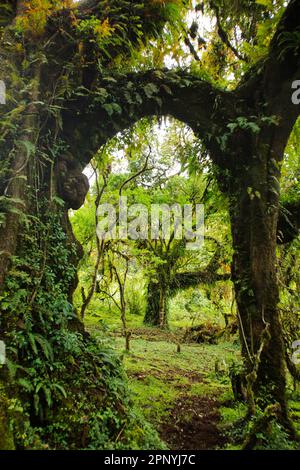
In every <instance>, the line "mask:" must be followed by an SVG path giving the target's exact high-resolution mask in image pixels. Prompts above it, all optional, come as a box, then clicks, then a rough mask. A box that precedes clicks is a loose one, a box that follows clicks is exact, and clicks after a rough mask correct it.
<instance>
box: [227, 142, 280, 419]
mask: <svg viewBox="0 0 300 470" xmlns="http://www.w3.org/2000/svg"><path fill="white" fill-rule="evenodd" d="M258 150H259V148H258V147H256V148H255V149H254V148H253V152H255V153H256V154H257V152H258ZM248 157H250V158H247V162H248V163H247V165H248V167H247V178H245V179H244V181H243V182H241V181H240V179H238V178H236V179H235V181H234V184H233V186H234V187H235V189H234V191H233V194H231V195H230V216H231V225H232V237H233V248H234V255H233V266H232V277H233V282H234V286H235V291H236V301H237V307H238V313H239V317H238V319H239V328H240V339H241V344H242V351H243V356H244V360H245V365H246V372H247V381H248V392H249V397H248V398H249V404H250V406H251V410H252V411H254V409H255V405H258V406H260V407H262V408H264V407H265V406H266V405H267V404H272V403H275V402H278V403H279V404H280V406H281V418H282V422H285V423H287V404H286V376H285V350H284V344H283V338H282V328H281V324H280V320H279V311H278V302H279V289H278V283H277V275H276V268H277V261H276V243H277V221H278V206H279V187H278V183H277V182H278V177H279V174H278V173H279V172H278V164H277V163H276V161H275V160H273V162H270V161H269V160H268V159H267V158H266V156H265V152H261V153H260V154H258V156H257V157H256V158H253V157H252V156H249V155H248ZM277 157H278V156H277ZM278 160H280V156H279V159H277V162H278ZM249 162H252V163H249ZM241 170H242V168H241ZM252 393H253V395H252Z"/></svg>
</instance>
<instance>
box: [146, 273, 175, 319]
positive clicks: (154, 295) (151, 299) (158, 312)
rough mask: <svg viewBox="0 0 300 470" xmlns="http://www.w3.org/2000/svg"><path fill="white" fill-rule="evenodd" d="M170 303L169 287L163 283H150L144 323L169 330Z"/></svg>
mask: <svg viewBox="0 0 300 470" xmlns="http://www.w3.org/2000/svg"><path fill="white" fill-rule="evenodd" d="M169 301H170V293H169V287H168V286H167V285H165V284H164V283H163V282H153V281H150V282H149V284H148V287H147V296H146V313H145V318H144V323H145V324H146V325H151V326H158V327H160V328H168V313H169Z"/></svg>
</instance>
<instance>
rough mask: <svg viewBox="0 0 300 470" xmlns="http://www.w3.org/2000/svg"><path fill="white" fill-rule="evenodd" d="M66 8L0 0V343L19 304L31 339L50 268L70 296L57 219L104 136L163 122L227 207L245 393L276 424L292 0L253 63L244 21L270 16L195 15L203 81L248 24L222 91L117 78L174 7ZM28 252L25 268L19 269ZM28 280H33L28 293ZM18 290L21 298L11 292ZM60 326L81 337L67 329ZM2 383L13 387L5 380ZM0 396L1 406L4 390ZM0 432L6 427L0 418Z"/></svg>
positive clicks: (298, 62)
mask: <svg viewBox="0 0 300 470" xmlns="http://www.w3.org/2000/svg"><path fill="white" fill-rule="evenodd" d="M41 3H42V4H43V5H42V6H43V8H40V6H41ZM59 3H61V2H59ZM67 3H68V2H65V4H64V5H65V8H63V9H61V8H60V7H59V6H58V2H56V1H54V0H53V1H49V2H41V1H38V0H36V1H35V2H30V3H29V2H27V1H25V0H24V1H20V0H19V1H18V2H15V3H14V2H13V3H11V2H8V1H6V2H4V5H5V6H7V7H9V8H8V9H7V11H6V13H5V15H3V14H2V12H1V15H2V16H1V25H4V26H1V52H0V64H1V65H0V67H1V69H0V70H1V74H2V76H5V77H7V89H8V90H9V94H8V101H7V105H6V106H4V107H3V108H1V113H2V119H1V141H0V146H1V148H0V151H1V155H4V159H3V165H2V168H1V174H0V188H1V194H2V196H1V198H2V199H1V211H2V214H3V215H2V218H1V220H2V226H1V237H0V252H1V260H0V291H1V294H2V301H1V304H2V305H1V332H2V335H3V337H4V339H5V341H6V342H7V343H10V342H11V341H12V340H11V338H12V334H13V332H14V333H15V332H17V331H18V330H19V329H20V321H21V322H22V321H24V315H25V313H24V306H27V307H28V308H29V310H30V312H31V315H32V320H31V323H30V328H33V330H34V329H36V328H38V326H39V325H38V318H39V317H38V312H39V310H40V307H39V305H37V302H36V301H37V299H40V297H39V296H40V295H42V293H48V294H49V297H50V298H51V299H52V301H53V298H54V295H55V293H54V291H53V285H54V283H55V280H53V278H52V281H51V282H50V280H49V276H45V273H47V274H48V268H49V266H51V267H52V275H53V276H54V279H57V280H58V281H57V282H58V285H59V286H60V289H61V291H60V294H61V296H62V298H67V296H68V298H69V300H70V298H71V294H72V291H73V290H74V287H75V285H76V282H75V277H74V276H75V275H74V269H73V270H70V266H71V265H72V266H76V263H77V261H78V258H79V257H80V248H79V247H78V245H77V244H76V242H75V240H74V237H73V235H72V231H71V228H70V224H69V222H68V216H67V210H68V209H69V208H74V209H76V208H78V207H80V205H81V204H82V203H83V201H84V198H85V195H86V193H87V190H88V184H87V180H86V178H85V177H84V176H83V175H82V173H81V170H82V168H83V166H84V165H85V164H87V163H88V162H89V161H90V160H91V158H92V157H93V155H94V154H95V153H96V152H97V151H98V149H99V148H100V146H101V145H103V144H104V143H105V142H106V141H107V140H108V139H109V138H111V137H112V136H113V135H115V134H116V133H117V132H118V131H120V130H122V129H125V128H128V127H129V126H131V125H132V124H133V123H135V122H137V121H138V120H139V119H141V118H142V117H144V116H153V115H161V116H162V115H171V116H173V117H175V118H176V119H178V120H180V121H182V122H184V123H186V124H187V125H188V126H190V128H191V129H192V130H193V131H194V133H195V135H196V136H198V137H199V138H200V139H201V140H202V142H203V145H204V146H205V148H206V149H207V152H208V153H209V156H210V158H211V160H212V161H213V164H214V168H215V174H216V177H217V179H218V183H219V187H220V189H221V190H222V191H223V193H224V194H225V195H226V196H227V197H228V199H229V208H230V219H231V226H232V239H233V249H234V256H233V264H232V276H233V281H234V284H235V291H236V300H237V305H238V311H239V320H240V332H241V341H242V349H243V354H244V358H245V366H246V370H247V374H248V378H249V384H250V385H251V388H252V390H253V394H254V402H255V404H257V403H260V405H261V406H262V404H263V403H264V404H274V403H279V404H280V408H279V410H280V411H279V412H278V419H279V420H280V421H281V423H283V424H284V425H286V426H289V423H288V415H287V404H286V396H285V388H286V379H285V351H284V343H283V338H282V331H281V325H280V320H279V312H278V307H277V305H278V300H279V295H278V285H277V279H276V242H277V223H278V214H279V185H280V183H279V180H280V165H281V162H282V159H283V155H284V150H285V147H286V144H287V141H288V139H289V136H290V134H291V132H292V129H293V127H294V125H295V123H296V120H297V118H298V116H299V105H295V104H293V102H292V100H291V87H292V83H293V81H295V80H297V79H299V73H300V59H299V57H300V54H299V41H298V39H297V38H298V35H299V18H300V4H299V2H298V0H291V1H290V2H289V4H288V6H287V7H286V8H283V7H282V8H281V9H279V10H277V11H275V13H276V15H273V17H274V18H275V20H276V22H278V24H277V27H276V31H275V33H274V35H273V37H272V39H271V41H270V45H269V48H268V51H267V53H266V54H265V50H263V51H261V50H258V48H255V47H254V50H255V51H256V52H257V56H256V57H252V56H251V57H250V55H249V54H248V56H247V53H246V52H247V48H246V45H245V43H246V42H247V41H248V42H249V43H250V44H251V42H253V44H255V38H257V24H258V22H259V21H261V19H262V18H264V14H266V15H267V18H268V19H269V23H270V22H271V17H272V15H271V14H270V12H268V11H267V12H266V11H265V10H264V7H260V6H256V5H255V7H253V8H252V6H251V5H252V2H245V5H246V6H245V7H241V8H242V11H234V9H233V7H229V6H228V5H229V3H228V5H227V4H226V3H225V7H224V15H225V16H226V15H230V18H231V21H232V23H231V25H230V26H229V27H228V31H225V29H224V25H223V22H222V17H221V12H220V10H218V9H216V8H215V6H216V5H217V2H204V4H205V5H206V6H207V4H208V3H211V5H210V7H211V8H212V9H213V10H214V12H215V13H214V14H215V15H217V25H218V30H217V33H218V38H216V36H215V38H214V40H213V41H212V44H211V47H216V46H218V48H219V49H220V50H221V51H223V52H222V54H221V55H222V57H223V61H219V62H218V63H216V64H215V69H214V70H215V71H214V73H215V76H218V75H219V74H220V71H221V72H222V71H223V72H224V71H225V70H226V67H227V68H228V67H229V70H231V69H233V68H234V65H233V62H232V61H231V64H230V65H228V61H227V59H226V57H227V55H226V52H225V53H224V48H225V50H226V51H227V50H228V48H229V49H230V51H231V52H230V53H228V57H229V58H230V60H231V58H232V55H231V54H232V53H233V54H235V55H237V52H239V51H237V50H236V47H232V44H233V43H232V39H231V36H232V35H233V33H232V31H233V29H232V28H233V22H234V19H236V18H237V17H239V16H240V17H241V18H242V19H241V20H239V26H240V27H241V30H242V31H244V30H245V24H243V18H245V16H246V15H247V14H249V15H250V13H249V12H252V13H253V14H252V13H251V15H250V16H252V21H251V22H250V23H251V28H252V29H251V28H250V29H251V31H250V29H249V28H248V30H247V31H246V33H247V34H246V33H245V38H246V39H245V40H244V42H243V46H244V49H245V51H244V53H245V54H244V53H243V54H242V55H243V56H244V55H245V57H248V58H249V60H248V61H243V58H244V57H242V55H241V54H240V53H239V55H240V56H241V60H242V62H243V65H242V66H241V67H240V68H239V70H237V71H236V75H235V76H236V77H237V80H238V78H239V77H241V78H240V79H239V82H238V83H237V85H236V86H235V87H234V88H232V89H228V88H227V89H226V88H225V87H224V81H223V83H221V81H220V82H219V83H217V84H214V82H213V80H209V79H207V78H206V77H207V74H206V73H205V71H204V73H203V74H201V73H199V71H198V74H195V73H193V71H192V70H191V71H180V70H179V71H177V70H174V69H172V70H166V69H163V70H158V69H152V70H147V71H144V70H141V71H138V72H136V71H130V72H128V73H126V70H125V68H124V69H123V70H122V69H120V67H118V60H119V57H125V56H126V55H127V56H128V55H129V54H130V53H131V52H132V50H133V49H134V48H137V47H138V46H139V45H141V43H144V44H146V42H147V38H150V37H157V36H158V35H159V34H160V33H161V32H162V29H163V26H164V25H165V23H166V22H167V21H168V20H169V21H170V22H171V23H174V21H177V20H178V19H179V18H181V17H182V15H183V13H184V7H183V4H184V2H183V3H182V4H181V2H175V1H173V0H167V1H166V2H158V1H156V0H151V1H150V2H147V4H146V5H144V4H140V3H139V2H138V1H133V2H126V1H123V0H112V1H110V2H108V1H104V2H100V1H97V0H88V1H82V2H79V3H78V6H76V5H75V6H68V5H67ZM230 3H232V2H230ZM226 5H227V6H226ZM236 8H238V7H236ZM272 8H276V7H273V6H272ZM7 12H8V13H7ZM268 15H269V16H268ZM122 18H124V21H123V19H122ZM129 18H130V21H129ZM272 24H273V23H272ZM271 29H272V28H271ZM141 32H142V33H141ZM270 36H271V33H269V37H270ZM205 54H206V56H205V57H204V58H205V60H206V61H208V60H211V59H212V57H213V55H212V54H211V52H210V51H209V50H208V51H206V53H205ZM220 62H221V63H220ZM244 62H248V68H245V67H246V65H245V64H244ZM245 70H246V73H245ZM201 77H202V78H201ZM53 218H54V219H55V223H54V221H53ZM33 220H34V221H35V222H34V223H35V225H33V223H32V221H33ZM26 227H27V229H28V231H27V232H26V230H25V228H26ZM45 237H46V238H47V242H46V241H45ZM58 238H59V239H60V241H61V242H62V241H63V242H62V244H61V245H64V247H65V250H66V251H63V253H64V259H65V266H63V267H60V268H58V267H57V268H56V267H55V257H57V256H59V254H57V253H56V254H55V250H54V246H55V244H56V243H57V239H58ZM33 243H34V246H35V247H36V252H35V253H34V254H35V255H36V259H35V260H34V263H33V261H32V260H30V261H29V260H28V259H27V258H28V255H29V254H32V252H30V250H32V245H33ZM61 249H62V246H61ZM66 252H67V254H66ZM16 270H17V271H18V277H17V281H16V276H14V273H15V272H16ZM70 271H72V273H71V272H70ZM28 276H29V277H31V278H32V279H34V280H35V282H33V283H32V284H30V282H31V281H30V282H29V279H28ZM16 282H17V284H16ZM47 283H48V284H47ZM28 284H30V288H31V289H32V292H31V295H29V296H28V293H27V294H26V295H25V293H24V290H26V289H24V286H27V287H28ZM16 286H17V287H16ZM21 287H22V288H23V289H21ZM16 289H17V290H18V292H19V293H23V294H24V297H23V298H22V299H19V303H18V302H17V305H16V301H13V299H15V296H14V295H13V292H15V291H16ZM38 294H39V295H38ZM51 299H50V300H51ZM8 305H9V306H8ZM21 306H22V308H21ZM12 307H13V308H12ZM27 310H28V309H27ZM27 310H26V309H25V311H27ZM25 317H26V315H25ZM71 323H73V324H74V323H76V328H77V330H78V329H79V328H80V326H79V324H78V322H75V321H73V322H71ZM17 349H18V348H17ZM14 358H15V360H16V362H17V364H18V365H21V364H22V363H23V362H24V360H23V359H22V355H20V354H19V353H16V354H15V356H14ZM2 383H3V381H2ZM10 385H11V386H12V388H14V387H15V386H16V381H13V382H10ZM266 387H267V393H266ZM17 388H18V387H17ZM4 390H5V392H4V393H5V396H7V393H8V389H7V386H5V387H4ZM10 393H11V392H10ZM13 393H16V394H17V395H20V394H18V392H13ZM30 396H31V399H32V395H30ZM21 400H23V401H24V397H23V398H21ZM1 406H2V409H3V411H2V409H1V412H0V416H1V417H2V416H4V417H5V416H6V413H7V408H5V400H2V404H1ZM2 422H3V425H2V427H3V426H4V428H3V429H6V428H7V423H6V421H5V418H2Z"/></svg>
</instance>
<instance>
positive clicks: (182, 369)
mask: <svg viewBox="0 0 300 470" xmlns="http://www.w3.org/2000/svg"><path fill="white" fill-rule="evenodd" d="M87 327H88V329H89V331H90V332H91V333H92V334H93V335H94V336H96V337H97V336H99V337H101V339H102V338H103V322H102V321H100V322H99V320H97V319H96V318H91V317H90V318H88V320H87ZM105 328H107V327H105ZM130 329H131V331H132V336H131V341H130V352H125V341H124V338H123V337H122V335H121V330H120V324H119V323H117V324H115V325H113V327H112V328H110V329H109V330H108V331H107V333H108V337H110V339H109V340H108V341H109V343H110V344H111V345H112V347H113V348H115V349H116V350H117V352H118V354H119V355H120V356H121V358H122V360H123V363H124V367H125V370H126V372H127V375H128V380H129V387H130V389H131V392H132V395H133V398H134V402H135V404H136V405H137V408H138V409H140V410H142V411H143V414H144V415H145V417H146V419H147V420H148V422H150V423H151V424H152V425H153V427H154V428H155V429H156V430H157V432H158V433H159V435H160V438H161V440H162V441H163V442H164V443H165V445H166V448H168V449H171V450H213V449H237V450H238V449H240V448H241V444H242V441H241V436H242V435H243V431H244V429H243V424H242V423H243V418H244V417H245V414H246V406H245V404H243V403H237V402H235V401H234V397H233V393H232V389H231V383H230V379H229V375H228V371H229V367H230V365H231V364H233V363H235V364H238V363H239V362H240V360H241V359H240V347H239V344H238V342H237V341H235V340H234V339H232V338H231V341H230V342H226V341H220V342H219V343H218V344H216V345H214V344H197V343H184V342H181V338H182V331H181V330H180V329H175V330H174V329H173V330H171V331H169V332H168V331H162V330H159V329H157V328H149V327H144V326H141V324H137V323H135V321H134V320H133V321H132V323H131V326H130ZM178 343H180V352H178V349H177V346H178ZM290 407H291V412H292V416H293V419H294V422H295V425H296V428H297V429H298V431H299V432H300V403H299V392H296V397H294V399H293V400H291V401H290ZM237 423H239V424H238V426H237V425H236V424H237ZM274 445H275V448H277V447H276V446H278V443H275V444H274Z"/></svg>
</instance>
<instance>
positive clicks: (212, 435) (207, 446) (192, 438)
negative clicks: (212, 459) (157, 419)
mask: <svg viewBox="0 0 300 470" xmlns="http://www.w3.org/2000/svg"><path fill="white" fill-rule="evenodd" d="M219 419H220V415H219V411H218V402H217V400H216V399H214V398H208V397H201V396H189V395H186V396H185V395H182V396H181V397H180V399H179V400H178V401H177V402H176V404H175V406H174V408H173V409H172V411H171V413H170V415H169V417H168V422H167V423H165V424H163V425H162V426H161V429H160V435H161V438H162V440H163V441H164V442H165V443H166V444H167V445H168V447H169V448H170V449H171V450H173V449H174V450H212V449H216V448H221V447H223V446H224V444H225V442H226V439H225V437H224V436H223V435H222V433H221V431H220V430H219V428H218V423H219Z"/></svg>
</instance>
